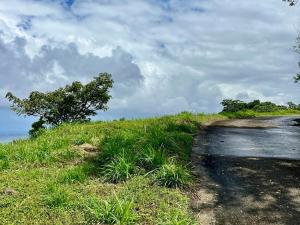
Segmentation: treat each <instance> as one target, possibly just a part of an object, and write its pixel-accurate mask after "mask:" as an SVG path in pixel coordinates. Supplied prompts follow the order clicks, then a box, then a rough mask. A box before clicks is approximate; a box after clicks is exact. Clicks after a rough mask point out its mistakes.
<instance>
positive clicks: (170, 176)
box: [155, 162, 191, 188]
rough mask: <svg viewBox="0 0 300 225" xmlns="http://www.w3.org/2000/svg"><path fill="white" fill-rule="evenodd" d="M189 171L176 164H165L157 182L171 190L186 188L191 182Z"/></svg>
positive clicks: (157, 175)
mask: <svg viewBox="0 0 300 225" xmlns="http://www.w3.org/2000/svg"><path fill="white" fill-rule="evenodd" d="M190 178H191V177H190V174H189V172H188V170H187V169H186V168H185V167H183V166H181V165H177V164H175V163H174V162H171V163H166V164H164V165H163V166H162V167H161V168H160V169H159V170H158V172H157V174H156V178H155V179H156V182H157V183H158V184H160V185H162V186H165V187H170V188H180V187H184V186H185V185H186V184H188V182H189V181H190Z"/></svg>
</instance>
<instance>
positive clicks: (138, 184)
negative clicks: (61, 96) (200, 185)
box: [0, 113, 225, 225]
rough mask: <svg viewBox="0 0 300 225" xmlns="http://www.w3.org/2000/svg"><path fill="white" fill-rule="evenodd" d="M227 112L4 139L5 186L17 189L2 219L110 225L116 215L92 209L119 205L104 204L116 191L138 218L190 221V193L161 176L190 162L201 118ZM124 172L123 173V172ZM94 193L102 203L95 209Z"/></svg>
mask: <svg viewBox="0 0 300 225" xmlns="http://www.w3.org/2000/svg"><path fill="white" fill-rule="evenodd" d="M224 118H225V116H222V115H204V114H196V115H195V114H190V113H181V114H178V115H175V116H164V117H160V118H150V119H143V120H125V121H114V122H89V123H72V124H62V125H60V126H58V127H55V128H54V129H45V130H44V131H43V132H42V134H41V135H38V136H37V137H36V138H34V139H27V140H19V141H16V142H13V143H9V144H0V164H1V169H0V192H1V191H2V190H4V189H6V188H12V189H14V190H16V191H17V192H18V194H16V195H13V196H2V199H1V200H2V203H0V224H13V223H15V221H18V222H19V223H20V224H28V223H31V222H32V221H36V223H37V224H97V223H99V224H101V223H104V224H105V222H102V221H109V220H110V219H108V220H106V219H104V217H101V216H100V214H101V215H102V214H105V213H104V211H105V210H103V211H101V212H102V213H100V214H98V215H99V216H95V214H96V212H95V213H91V212H92V211H97V208H98V209H100V208H103V209H105V208H116V207H115V206H114V207H110V206H109V207H108V206H107V207H105V204H104V203H103V201H107V202H109V204H110V205H115V204H114V203H112V202H116V201H115V200H112V199H114V193H116V194H117V196H118V198H119V200H120V202H124V205H126V204H127V203H128V202H129V203H130V202H133V205H132V207H129V208H131V209H132V210H129V212H130V213H131V212H133V214H134V217H135V218H136V219H135V220H134V222H133V223H134V224H143V223H144V224H150V225H151V224H176V221H181V223H182V224H192V221H193V217H192V215H191V212H190V210H189V208H188V206H189V199H188V196H187V195H186V193H185V192H184V191H182V190H180V189H176V188H167V187H165V186H164V185H163V184H162V183H161V184H160V183H159V182H158V181H157V182H156V177H157V175H158V174H159V173H160V172H161V171H162V170H163V169H162V168H165V166H164V165H166V164H169V163H170V162H173V164H175V165H176V167H180V166H181V167H183V168H185V167H184V166H183V165H187V164H188V163H189V155H190V151H191V147H192V144H193V135H194V134H195V132H196V129H197V127H198V126H199V124H200V123H205V122H207V121H212V120H215V119H224ZM83 143H89V144H92V145H94V146H97V147H98V149H99V152H97V153H96V152H85V151H82V150H80V147H78V146H74V144H78V145H81V144H83ZM128 164H129V165H130V166H128ZM108 165H112V167H111V168H113V169H112V170H111V171H112V172H113V173H111V174H112V176H110V177H122V178H121V179H119V178H118V179H113V180H114V181H113V183H112V180H109V179H108V180H105V179H104V178H105V174H106V172H105V170H106V169H107V168H109V166H108ZM116 168H117V169H116ZM120 168H121V169H120ZM122 168H125V169H122ZM185 169H186V170H187V169H188V167H187V168H185ZM115 171H117V173H115ZM119 171H121V173H123V171H125V173H124V174H125V175H124V174H123V175H118V174H119ZM126 171H127V172H126ZM187 172H188V171H187ZM121 173H120V174H121ZM178 173H179V172H178ZM114 174H117V176H115V175H114ZM179 174H180V173H179ZM170 177H171V180H173V179H174V176H173V177H172V176H170ZM178 177H181V176H178ZM180 179H181V178H180ZM123 180H126V182H123ZM108 181H109V182H108ZM175 182H177V181H176V179H175ZM175 182H173V183H175ZM182 183H184V182H180V184H176V185H177V186H181V187H184V185H186V183H185V184H184V185H182ZM158 184H160V185H158ZM176 185H175V186H176ZM90 199H96V200H97V201H98V203H97V207H96V206H95V207H93V206H92V205H91V204H90ZM129 203H128V204H129ZM116 204H117V203H116ZM125 208H126V207H125ZM16 209H17V210H16ZM107 211H109V212H111V213H108V215H110V216H111V215H113V214H118V213H115V211H118V210H106V212H107ZM124 211H126V210H124ZM127 211H128V210H127ZM121 214H122V213H121ZM124 214H126V213H124ZM106 215H107V214H106ZM113 217H115V216H113ZM121 217H122V216H121ZM125 217H126V216H125ZM101 218H102V219H101ZM129 221H130V220H129ZM106 223H107V222H106ZM124 224H126V223H124ZM177 224H178V223H177ZM179 224H180V223H179Z"/></svg>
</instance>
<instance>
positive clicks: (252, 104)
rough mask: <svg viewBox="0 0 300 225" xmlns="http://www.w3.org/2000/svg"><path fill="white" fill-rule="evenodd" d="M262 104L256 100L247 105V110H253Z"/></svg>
mask: <svg viewBox="0 0 300 225" xmlns="http://www.w3.org/2000/svg"><path fill="white" fill-rule="evenodd" d="M259 104H260V100H254V101H252V102H249V103H248V104H247V108H248V109H253V108H254V107H255V106H257V105H259Z"/></svg>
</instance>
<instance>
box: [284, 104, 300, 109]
mask: <svg viewBox="0 0 300 225" xmlns="http://www.w3.org/2000/svg"><path fill="white" fill-rule="evenodd" d="M287 105H288V107H289V109H297V108H298V105H297V104H295V103H294V102H288V103H287Z"/></svg>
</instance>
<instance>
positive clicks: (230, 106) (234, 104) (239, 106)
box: [221, 99, 247, 112]
mask: <svg viewBox="0 0 300 225" xmlns="http://www.w3.org/2000/svg"><path fill="white" fill-rule="evenodd" d="M221 105H222V106H223V112H237V111H241V110H245V109H246V108H247V103H245V102H243V101H240V100H233V99H224V100H223V101H222V102H221Z"/></svg>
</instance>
